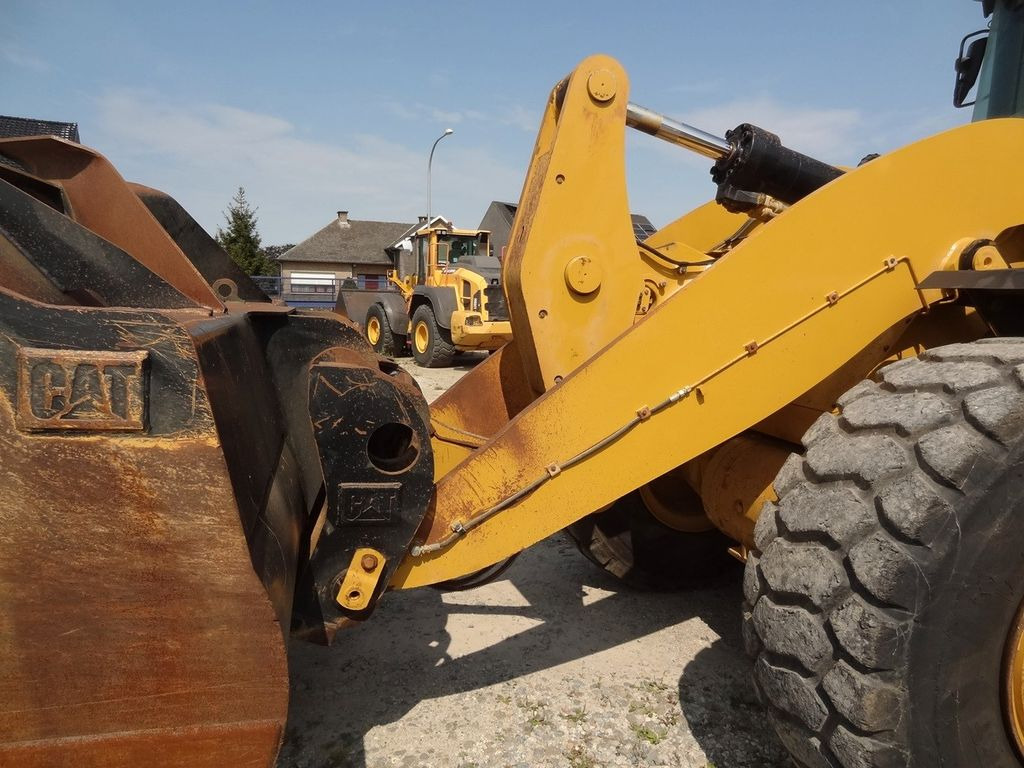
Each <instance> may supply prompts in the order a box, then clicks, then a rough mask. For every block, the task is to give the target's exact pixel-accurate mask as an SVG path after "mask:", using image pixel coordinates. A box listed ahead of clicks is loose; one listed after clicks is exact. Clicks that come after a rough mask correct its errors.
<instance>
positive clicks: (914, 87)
mask: <svg viewBox="0 0 1024 768" xmlns="http://www.w3.org/2000/svg"><path fill="white" fill-rule="evenodd" d="M0 6H2V7H0V19H2V21H3V23H2V24H0V94H2V97H0V114H9V115H18V116H23V117H37V118H43V119H53V120H67V121H75V122H77V123H78V124H79V129H80V132H81V135H82V141H83V142H84V143H85V144H88V145H90V146H92V147H94V148H95V149H97V150H98V151H100V152H101V153H103V154H105V155H106V156H107V157H108V158H109V159H110V160H111V161H112V162H113V163H114V164H115V165H116V166H117V167H118V169H119V170H120V171H121V173H122V174H123V175H124V176H125V177H126V178H128V179H129V180H132V181H138V182H141V183H143V184H147V185H149V186H153V187H157V188H160V189H163V190H164V191H166V192H168V193H170V194H171V195H173V196H174V197H176V198H177V199H178V200H179V201H180V202H181V203H182V204H183V205H184V206H185V207H186V208H187V209H189V211H190V212H191V213H192V214H193V215H194V216H195V217H196V218H197V219H198V220H199V222H200V223H201V224H202V225H203V226H205V227H206V228H207V229H209V230H211V231H213V230H215V229H216V227H217V226H218V225H220V224H221V223H223V211H224V210H225V208H226V207H227V205H228V203H229V201H230V199H231V197H232V195H233V194H234V191H235V190H236V189H237V187H239V186H244V187H245V189H246V192H247V194H248V197H249V199H250V201H251V202H252V203H253V204H254V205H256V206H258V207H259V221H260V224H259V227H260V232H261V234H262V236H263V241H264V243H266V244H279V243H285V242H298V241H300V240H302V239H304V238H305V237H307V236H309V235H310V234H312V233H313V232H314V231H316V230H317V229H319V228H320V227H321V226H323V225H324V224H325V223H327V221H328V220H329V219H330V218H331V217H333V216H334V213H335V211H337V210H342V209H347V210H349V211H350V215H351V217H352V218H354V219H380V220H388V221H414V220H415V217H416V216H417V215H418V214H421V213H424V212H425V209H426V165H427V155H428V153H429V150H430V146H431V144H432V143H433V141H434V139H435V138H436V137H437V136H438V135H440V133H441V132H442V131H443V130H444V129H445V128H447V127H451V128H453V129H454V130H455V133H454V135H452V136H450V137H448V138H446V139H445V140H444V141H443V142H442V143H441V144H440V145H439V146H438V148H437V152H436V154H435V156H434V165H433V190H432V197H433V211H434V212H435V213H443V214H445V215H447V216H449V217H450V218H453V219H454V221H455V223H456V224H457V225H459V226H465V227H474V226H476V225H477V224H478V223H479V220H480V218H481V216H482V215H483V213H484V210H485V209H486V207H487V205H488V203H489V202H490V201H491V200H494V199H499V200H509V201H516V200H518V198H519V193H520V190H521V187H522V180H523V176H524V174H525V171H526V166H527V163H528V162H529V158H530V152H531V150H532V148H533V142H534V139H535V135H536V130H537V127H538V124H539V120H540V116H541V113H542V110H543V107H544V103H545V100H546V98H547V95H548V93H549V91H550V89H551V87H552V86H553V85H554V84H555V83H556V82H557V81H558V80H559V79H560V78H561V77H563V76H564V75H565V74H567V73H568V72H569V71H571V69H572V68H573V67H574V66H575V65H576V64H577V63H578V62H579V61H580V60H581V59H583V58H584V57H585V56H587V55H589V54H591V53H607V54H610V55H612V56H615V57H616V58H618V59H619V60H620V61H621V62H622V63H623V64H624V65H625V67H626V71H627V72H628V73H629V76H630V80H631V100H632V101H635V102H637V103H639V104H642V105H644V106H647V107H649V108H651V109H655V110H657V111H660V112H663V113H666V114H668V115H670V116H673V117H676V118H677V119H681V120H685V121H687V122H690V123H692V124H694V125H697V126H699V127H701V128H703V129H705V130H707V131H709V132H712V133H716V134H719V135H721V134H724V132H725V131H726V130H727V129H729V128H732V127H733V126H734V125H736V124H737V123H739V122H754V123H757V124H758V125H761V126H762V127H764V128H767V129H769V130H771V131H773V132H775V133H777V134H779V135H780V136H781V137H782V140H783V142H784V143H786V144H788V145H789V146H792V147H793V148H794V149H798V150H801V151H804V152H807V153H809V154H813V155H815V156H817V157H819V158H820V159H822V160H825V161H828V162H833V163H837V164H855V163H856V162H857V160H859V159H860V158H861V157H862V156H863V155H864V154H866V153H868V152H872V151H875V152H884V151H887V150H891V149H894V148H896V147H898V146H901V145H903V144H906V143H908V142H910V141H913V140H915V139H918V138H922V137H924V136H926V135H929V134H931V133H934V132H936V131H939V130H943V129H946V128H949V127H952V126H954V125H958V124H960V123H963V122H966V121H968V120H969V119H970V113H969V110H954V109H953V108H952V106H951V105H950V98H951V92H952V80H953V69H952V64H953V59H954V57H955V55H956V50H957V45H958V43H959V40H960V38H961V37H962V36H963V35H964V34H966V33H967V32H970V31H973V30H975V29H979V28H981V27H982V26H984V24H983V20H982V16H981V10H980V4H979V3H977V2H972V1H971V0H930V1H928V0H895V1H894V0H888V1H887V2H882V1H880V0H861V1H860V2H856V3H849V2H845V3H825V2H809V1H808V2H799V1H797V0H775V1H774V2H722V1H721V0H719V1H718V2H711V1H708V0H691V1H687V0H676V1H675V2H640V1H639V0H635V1H634V2H631V3H625V2H621V1H620V2H606V1H604V0H601V1H599V2H591V3H586V4H584V3H568V2H562V3H558V2H546V3H542V2H533V1H532V0H526V1H521V2H511V3H510V2H504V3H492V2H483V1H482V0H481V1H480V2H469V1H468V0H465V1H458V2H443V1H442V0H437V2H434V3H432V4H429V5H428V4H425V3H424V4H421V3H411V2H358V3H353V2H334V3H321V2H307V3H284V2H268V1H263V2H250V3H244V4H243V3H234V4H229V3H214V2H210V1H209V0H207V2H203V3H199V2H192V1H191V0H178V1H177V2H173V3H167V2H164V3H159V4H157V3H148V2H142V1H141V0H138V1H136V2H112V1H106V0H94V2H90V3H83V2H80V1H79V2H67V1H65V0H3V2H2V3H0ZM627 164H628V169H629V194H630V203H631V207H632V209H633V210H634V211H636V212H640V213H645V214H647V215H648V216H649V217H650V218H651V219H652V221H653V222H654V223H655V224H656V225H658V226H662V225H664V224H667V223H668V222H669V221H671V220H672V219H674V218H675V217H677V216H678V215H680V214H682V213H683V212H685V211H686V210H687V209H689V208H692V207H693V206H695V205H697V204H699V203H700V202H701V201H703V200H705V199H707V198H709V197H710V196H712V195H713V194H714V188H713V187H712V185H711V183H710V181H709V179H708V176H707V169H708V165H707V163H706V161H704V160H702V159H700V158H697V157H696V156H691V155H689V154H688V153H686V152H685V151H683V150H677V149H674V148H672V147H669V146H667V145H663V144H662V142H658V141H656V140H654V139H651V138H650V137H646V136H642V135H630V138H629V139H628V141H627Z"/></svg>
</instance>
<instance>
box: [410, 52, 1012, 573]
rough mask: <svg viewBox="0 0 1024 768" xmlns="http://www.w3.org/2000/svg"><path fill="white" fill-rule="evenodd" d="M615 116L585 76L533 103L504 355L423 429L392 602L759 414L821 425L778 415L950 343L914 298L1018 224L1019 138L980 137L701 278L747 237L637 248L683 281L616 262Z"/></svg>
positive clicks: (483, 560)
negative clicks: (423, 466) (417, 506)
mask: <svg viewBox="0 0 1024 768" xmlns="http://www.w3.org/2000/svg"><path fill="white" fill-rule="evenodd" d="M627 103H628V80H627V78H626V75H625V72H624V71H623V70H622V68H621V67H620V66H619V65H618V64H617V63H616V62H615V61H613V60H612V59H610V58H607V57H603V56H596V57H592V58H589V59H587V60H585V61H584V62H583V63H582V64H581V65H580V66H579V67H578V68H577V69H576V70H575V71H574V72H573V74H572V75H571V76H570V77H569V78H568V79H567V80H566V81H564V82H563V83H560V84H559V85H558V86H557V87H556V88H555V90H554V91H553V93H552V96H551V99H550V101H549V103H548V107H547V110H546V112H545V116H544V119H543V123H542V126H541V130H540V135H539V137H538V140H537V146H536V149H535V151H534V155H533V159H532V162H531V167H530V170H529V174H528V176H527V180H526V184H525V186H524V189H523V197H522V201H521V204H520V206H519V212H518V214H517V218H516V221H515V226H514V235H513V239H512V242H511V243H510V246H509V256H508V258H507V261H506V263H505V266H504V269H505V279H504V283H505V285H506V290H507V291H508V300H509V306H510V312H511V316H512V324H513V333H514V338H515V341H514V342H513V344H512V345H509V346H508V347H506V348H505V349H503V350H502V351H501V353H500V354H498V355H495V356H494V357H493V358H492V359H491V360H488V361H487V362H486V363H485V364H483V365H481V366H480V367H479V368H478V369H477V370H475V371H474V372H472V373H471V374H470V375H468V376H466V377H465V378H463V379H462V380H461V381H460V383H459V385H457V386H456V387H455V388H454V389H453V390H452V392H450V393H449V395H448V396H447V397H445V398H443V399H442V400H441V401H439V403H438V404H437V406H436V407H435V409H434V410H433V413H432V417H433V420H434V425H433V426H434V430H435V439H434V445H435V450H436V453H437V460H438V462H439V465H438V481H437V489H436V499H435V502H434V506H433V510H432V513H430V514H428V518H427V521H426V522H425V524H424V526H423V527H421V529H420V532H419V534H418V535H417V542H416V544H415V545H414V546H413V548H412V549H411V551H410V553H409V555H408V556H407V557H406V559H405V561H404V563H403V564H402V566H401V567H400V569H399V571H398V573H397V575H396V577H395V578H394V580H393V582H392V585H393V586H395V587H398V588H408V587H415V586H419V585H424V584H430V583H436V582H440V581H445V580H448V579H452V578H455V577H458V576H462V575H465V574H469V573H472V572H475V571H477V570H479V569H482V568H484V567H486V566H488V565H491V564H493V563H496V562H499V561H501V560H502V559H504V558H506V557H508V556H510V555H512V554H514V553H515V552H517V551H519V550H521V549H523V548H524V547H526V546H528V545H530V544H532V543H534V542H536V541H539V540H540V539H542V538H544V537H545V536H548V535H549V534H551V533H554V532H555V531H558V530H559V529H561V528H563V527H565V526H566V525H568V524H569V523H572V522H573V521H575V520H578V519H580V518H581V517H583V516H584V515H586V514H588V513H591V512H593V511H595V510H599V509H601V508H603V507H604V506H606V505H608V504H610V503H612V502H613V501H615V500H616V499H618V498H620V497H622V496H623V495H624V494H626V493H628V492H630V491H632V490H634V489H636V488H638V487H640V486H642V485H644V484H645V483H647V482H649V481H651V480H653V479H655V478H657V477H659V476H661V475H663V474H664V473H666V472H668V471H670V470H672V469H674V468H675V467H677V466H679V465H681V464H684V463H686V462H689V461H691V460H694V459H696V458H697V457H700V456H702V455H703V454H707V452H709V451H711V450H712V449H715V448H716V447H719V446H722V445H723V444H725V443H726V442H727V441H729V440H730V439H731V438H734V437H735V436H737V435H740V434H741V433H743V432H744V431H746V430H750V429H752V428H753V427H755V426H756V425H764V424H768V423H769V422H766V420H769V421H770V417H773V415H775V418H776V420H777V421H779V422H785V421H787V420H791V421H797V422H801V423H800V424H799V425H797V426H794V428H793V429H790V430H787V429H786V425H785V423H780V424H779V425H778V427H777V428H776V429H774V430H773V429H771V428H769V427H764V426H762V429H763V430H764V431H765V432H768V433H775V434H789V433H792V434H794V435H799V434H800V433H801V432H802V431H803V428H804V427H806V426H807V424H808V423H809V422H810V421H812V420H813V417H814V416H815V415H817V413H819V412H820V411H815V410H814V409H813V408H804V409H802V410H800V409H796V410H793V409H790V410H788V411H787V410H784V409H785V408H786V406H788V405H790V404H792V403H794V402H795V401H797V400H798V399H800V398H801V397H802V396H804V395H805V394H806V393H808V392H809V391H812V390H814V388H815V387H820V386H821V385H822V383H823V382H827V381H828V380H829V377H834V376H837V375H840V374H842V372H843V371H844V369H845V368H849V367H850V366H851V365H853V366H854V367H855V368H857V369H858V370H857V371H856V372H855V374H856V375H854V376H853V380H856V379H857V378H860V377H861V376H863V375H864V374H865V373H867V372H870V370H871V369H872V368H874V367H875V366H876V365H877V364H878V363H879V362H881V361H882V360H884V359H886V358H887V357H890V356H892V355H893V354H895V353H897V352H899V351H900V350H901V349H903V348H904V347H906V346H908V339H909V345H911V346H912V345H913V343H914V339H913V338H912V337H913V336H914V334H911V336H909V337H908V336H907V334H906V331H907V329H908V328H912V329H914V328H916V329H919V332H918V334H917V335H918V336H920V337H921V338H922V339H924V338H926V337H928V335H929V333H930V332H933V331H934V328H932V329H930V328H929V324H928V319H927V317H924V319H923V320H922V319H920V318H921V317H922V316H926V315H927V313H929V311H931V312H932V313H935V312H944V313H945V316H944V319H943V323H942V326H943V327H945V328H958V329H959V330H947V331H944V332H943V333H945V336H944V337H943V340H945V341H950V340H956V339H955V338H951V334H956V333H962V334H964V335H966V336H968V337H969V336H970V335H971V333H972V331H971V329H970V319H969V318H966V317H965V319H964V321H963V322H961V323H960V324H959V325H954V326H951V325H950V324H949V315H950V314H951V313H952V314H956V313H957V312H959V313H961V314H963V313H964V310H962V309H953V308H946V307H936V305H937V304H942V303H943V302H944V300H945V299H946V298H948V295H949V294H947V293H944V292H943V291H940V290H921V289H919V288H918V284H919V283H920V281H921V280H922V279H923V278H924V277H926V276H928V275H929V274H931V273H933V272H935V271H938V270H942V269H949V268H955V267H956V262H957V259H958V256H959V254H960V253H961V251H962V250H963V249H964V248H965V247H966V245H967V244H969V243H971V242H973V241H975V240H978V239H980V238H991V239H995V238H996V237H997V236H998V235H999V234H1000V233H1001V232H1004V231H1005V230H1007V229H1008V228H1010V227H1013V226H1015V225H1018V224H1019V223H1020V222H1021V211H1022V210H1024V207H1022V202H1024V199H1022V198H1024V193H1022V192H1021V191H1020V190H1022V189H1024V143H1022V142H1020V140H1019V136H1020V131H1021V128H1022V126H1024V123H1022V122H1021V120H1018V119H1001V120H989V121H984V122H981V123H974V124H971V125H967V126H964V127H962V128H957V129H955V130H952V131H949V132H947V133H944V134H940V135H938V136H935V137H932V138H929V139H926V140H924V141H921V142H918V143H916V144H912V145H910V146H908V147H905V148H903V149H901V150H899V151H896V152H893V153H891V154H889V155H885V156H882V157H880V158H878V159H876V160H874V161H872V162H870V163H868V164H866V165H864V166H862V167H859V168H857V169H855V170H852V171H850V172H848V173H846V174H844V175H842V176H841V177H839V178H837V179H836V180H834V181H832V182H831V183H829V184H828V185H826V186H825V187H823V188H821V189H819V190H818V191H816V192H814V193H813V194H811V195H810V196H808V197H806V198H804V199H803V200H801V201H800V202H799V203H798V204H796V205H793V206H792V207H790V208H788V209H787V210H785V211H784V212H782V213H781V215H778V216H776V217H775V218H774V219H773V220H771V221H770V222H769V223H767V224H763V225H761V226H757V227H756V228H754V229H753V231H751V232H749V234H747V235H746V237H745V238H744V239H742V240H741V241H739V242H738V244H736V245H735V246H734V247H732V248H731V250H728V252H727V253H725V254H724V255H722V256H721V257H720V258H719V259H717V261H715V262H714V264H713V266H706V262H707V261H708V259H707V256H706V252H707V251H708V250H710V248H711V247H712V244H713V243H715V242H717V241H719V240H725V239H727V238H728V236H729V235H730V234H731V233H732V232H734V231H735V230H736V228H737V227H738V225H739V224H741V223H742V222H743V221H744V219H745V217H737V216H736V215H733V214H727V213H725V212H721V211H714V210H713V209H707V208H705V209H698V211H696V212H695V213H694V214H691V215H690V216H688V217H684V218H683V219H681V220H679V221H678V222H676V223H674V224H671V225H669V226H668V227H666V228H665V229H664V230H662V231H661V232H659V233H656V234H655V235H653V236H652V237H651V238H650V239H649V240H648V241H647V244H648V245H650V246H653V248H654V250H655V251H658V252H660V253H662V254H668V255H671V258H672V260H674V261H677V262H688V263H694V264H702V263H703V265H702V266H697V267H694V268H690V267H683V268H680V267H678V266H676V265H673V264H670V263H668V262H666V261H665V260H664V259H663V258H659V257H658V256H656V255H653V254H652V253H650V252H649V250H647V249H643V248H640V247H638V245H637V244H636V242H635V241H634V237H633V234H632V229H631V226H630V217H629V206H628V202H627V199H626V193H625V175H624V160H623V156H624V132H625V127H626V108H627ZM996 158H998V161H997V160H996ZM649 283H653V284H654V291H655V295H654V297H653V298H654V301H653V302H652V307H653V308H650V309H649V310H645V309H644V307H643V306H642V304H643V297H644V296H647V294H646V293H645V288H650V287H651V286H650V285H649ZM647 298H651V297H650V296H647ZM915 319H916V322H915ZM912 324H913V325H912ZM976 335H977V334H976ZM901 336H903V338H902V339H901V338H900V337H901ZM842 389H843V387H838V391H841V390H842ZM470 393H472V395H471V396H470ZM822 402H824V403H828V402H830V401H828V400H827V399H826V400H823V401H822ZM471 403H477V406H476V408H473V407H471ZM821 407H823V408H828V407H829V406H828V405H827V404H826V405H823V406H821ZM768 463H769V464H770V463H771V462H768ZM777 468H778V466H777V465H774V466H773V467H771V468H770V471H769V470H768V469H766V470H765V471H764V472H762V473H760V474H761V476H763V477H764V478H765V481H764V482H765V484H767V485H768V486H769V487H768V488H767V489H765V487H764V484H763V485H762V489H761V491H762V492H761V493H760V494H757V493H755V494H754V495H755V496H763V495H764V492H765V490H767V491H768V492H770V483H771V478H772V477H774V474H775V470H776V469H777ZM746 501H747V502H753V499H747V500H746ZM705 503H707V500H705ZM744 514H747V515H748V516H750V514H751V513H750V512H749V510H744ZM753 514H756V512H755V513H753ZM709 516H711V517H712V519H714V515H713V514H712V513H711V510H709Z"/></svg>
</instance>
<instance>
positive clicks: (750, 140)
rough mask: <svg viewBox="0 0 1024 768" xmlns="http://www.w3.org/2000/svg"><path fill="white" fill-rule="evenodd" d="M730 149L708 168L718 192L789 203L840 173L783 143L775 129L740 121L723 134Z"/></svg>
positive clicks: (840, 174)
mask: <svg viewBox="0 0 1024 768" xmlns="http://www.w3.org/2000/svg"><path fill="white" fill-rule="evenodd" d="M725 138H726V141H728V142H729V144H731V145H732V151H731V152H730V153H729V154H727V155H725V156H723V157H721V158H719V159H718V160H717V161H716V162H715V164H714V166H713V167H712V169H711V178H712V179H713V180H714V181H715V183H716V184H718V187H719V196H722V195H723V194H725V193H726V191H727V190H728V189H729V188H731V189H733V190H743V191H744V192H755V193H764V194H766V195H771V196H772V197H774V198H776V199H777V200H781V201H782V202H784V203H788V204H792V203H795V202H796V201H798V200H800V199H801V198H803V197H806V196H807V195H809V194H811V192H813V191H814V190H816V189H818V188H819V187H823V186H825V185H826V184H828V183H829V182H830V181H832V180H833V179H835V178H837V177H839V176H842V174H843V171H841V170H840V169H838V168H836V167H835V166H832V165H829V164H827V163H823V162H821V161H820V160H815V159H814V158H813V157H808V156H807V155H802V154H800V153H799V152H794V151H793V150H791V149H787V148H786V147H784V146H782V142H781V141H780V140H779V137H778V136H776V135H775V134H774V133H769V132H768V131H766V130H764V129H762V128H758V127H757V126H756V125H750V124H749V123H743V124H742V125H739V126H737V127H736V128H734V129H733V130H731V131H729V132H728V133H726V134H725Z"/></svg>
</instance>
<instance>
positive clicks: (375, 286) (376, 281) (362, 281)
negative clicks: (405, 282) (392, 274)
mask: <svg viewBox="0 0 1024 768" xmlns="http://www.w3.org/2000/svg"><path fill="white" fill-rule="evenodd" d="M383 279H384V275H359V287H360V288H365V289H366V290H368V291H379V290H380V289H381V288H383V287H384V286H383V285H381V282H382V281H383Z"/></svg>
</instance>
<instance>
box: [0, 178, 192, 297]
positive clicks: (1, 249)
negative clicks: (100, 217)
mask: <svg viewBox="0 0 1024 768" xmlns="http://www.w3.org/2000/svg"><path fill="white" fill-rule="evenodd" d="M0 275H2V277H0V280H2V283H3V285H5V286H6V287H7V288H9V289H11V290H14V291H17V292H18V293H21V294H22V295H24V296H27V297H28V298H33V299H36V300H37V301H44V302H46V303H50V304H85V305H90V306H122V307H124V306H132V307H167V308H185V307H190V306H195V303H194V302H192V301H190V300H189V299H188V298H186V297H185V296H184V295H182V294H181V292H179V291H178V290H176V289H175V288H174V287H173V286H171V285H170V284H169V283H168V282H167V281H166V280H164V279H163V278H161V277H159V276H158V275H156V274H154V273H153V272H152V271H151V270H149V269H147V268H146V267H145V266H143V265H142V264H140V263H139V262H138V261H137V260H136V259H135V258H133V257H132V256H131V255H130V254H128V253H126V252H125V251H124V250H122V249H120V248H118V247H117V246H115V245H113V244H111V243H109V242H108V241H106V240H104V239H103V238H101V237H99V236H97V235H96V234H95V233H93V232H90V231H89V230H87V229H84V228H82V227H81V226H79V225H77V224H75V222H74V221H72V220H70V219H69V218H67V217H66V216H65V215H63V214H61V213H59V212H58V211H55V210H53V209H52V208H51V207H50V206H48V205H46V204H44V203H42V202H39V201H38V200H36V199H34V198H33V197H32V196H31V195H29V194H28V193H27V192H25V191H24V190H23V189H22V188H20V187H17V186H15V185H13V184H8V183H7V182H6V181H3V180H0Z"/></svg>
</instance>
